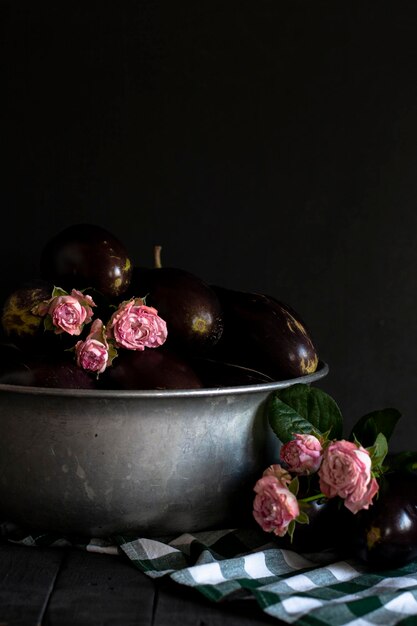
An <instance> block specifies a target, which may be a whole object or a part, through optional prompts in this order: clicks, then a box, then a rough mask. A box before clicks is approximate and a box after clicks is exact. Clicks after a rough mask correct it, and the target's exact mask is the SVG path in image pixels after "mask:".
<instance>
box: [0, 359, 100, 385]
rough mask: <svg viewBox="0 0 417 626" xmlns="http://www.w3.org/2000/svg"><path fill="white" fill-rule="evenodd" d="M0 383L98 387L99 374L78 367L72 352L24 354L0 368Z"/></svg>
mask: <svg viewBox="0 0 417 626" xmlns="http://www.w3.org/2000/svg"><path fill="white" fill-rule="evenodd" d="M0 383H1V384H8V385H19V386H24V387H47V388H55V389H57V388H58V389H97V384H96V379H95V377H94V376H93V375H91V374H90V373H89V372H86V371H85V370H83V369H81V368H80V367H78V366H77V364H76V363H75V361H74V358H73V356H72V355H71V356H70V354H69V353H64V354H62V355H52V354H51V355H48V356H45V355H42V356H41V355H24V356H23V355H21V358H20V360H18V361H17V362H16V361H15V362H13V363H10V364H9V367H5V366H4V367H3V368H2V369H1V370H0Z"/></svg>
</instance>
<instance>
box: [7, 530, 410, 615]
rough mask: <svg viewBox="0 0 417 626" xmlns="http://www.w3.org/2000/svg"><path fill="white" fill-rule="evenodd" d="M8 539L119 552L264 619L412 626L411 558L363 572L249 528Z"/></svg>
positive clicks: (12, 535) (154, 573)
mask: <svg viewBox="0 0 417 626" xmlns="http://www.w3.org/2000/svg"><path fill="white" fill-rule="evenodd" d="M0 531H1V533H2V534H3V536H5V537H6V538H7V539H8V540H9V541H12V542H16V543H21V544H25V545H42V546H76V547H80V548H84V549H87V550H90V551H95V552H105V553H107V554H116V555H117V554H118V555H120V554H122V555H125V556H127V557H128V558H129V559H130V561H131V563H132V564H133V565H134V566H136V567H137V568H138V569H139V570H141V571H142V572H144V573H145V574H146V575H147V576H150V577H151V578H158V577H161V576H169V577H170V578H172V579H173V580H174V581H176V582H177V583H179V584H182V585H187V586H188V587H193V588H195V589H197V590H198V591H200V592H201V593H202V594H203V595H204V596H206V597H207V598H209V599H210V600H212V601H214V602H221V601H226V600H233V599H235V598H238V599H242V598H248V599H249V598H252V599H253V600H255V601H256V602H257V603H258V604H259V606H260V608H261V609H262V610H263V611H264V612H265V613H267V614H268V615H270V616H273V617H276V618H279V619H280V620H282V621H284V622H286V623H288V624H296V625H300V626H372V625H378V626H394V625H401V626H408V625H410V626H415V625H416V624H417V561H414V562H411V563H409V564H407V565H405V566H403V567H401V568H397V569H392V570H385V571H377V572H372V571H369V570H368V569H367V568H366V567H365V566H364V565H360V564H358V563H357V562H355V561H352V560H342V561H340V560H339V561H338V560H335V559H334V558H333V559H332V558H331V555H329V554H321V555H314V556H313V555H308V556H306V555H300V554H297V553H295V552H293V551H291V550H283V549H279V548H278V547H277V545H276V544H274V542H273V541H270V537H269V535H265V534H264V533H263V532H262V531H259V532H258V531H257V530H256V529H227V530H218V531H207V532H197V533H194V534H189V533H185V534H182V535H181V536H178V537H175V538H171V539H166V538H165V539H149V538H140V537H124V536H117V537H112V538H110V539H109V540H101V539H87V540H86V539H83V538H82V537H81V538H79V537H70V538H67V537H58V536H55V535H51V534H37V535H34V534H29V533H25V532H24V531H22V530H20V529H18V528H16V527H14V526H13V525H10V524H3V525H0Z"/></svg>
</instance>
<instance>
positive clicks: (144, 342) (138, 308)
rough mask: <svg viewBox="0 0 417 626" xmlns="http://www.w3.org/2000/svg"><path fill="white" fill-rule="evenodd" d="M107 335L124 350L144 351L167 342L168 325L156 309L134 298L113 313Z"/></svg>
mask: <svg viewBox="0 0 417 626" xmlns="http://www.w3.org/2000/svg"><path fill="white" fill-rule="evenodd" d="M107 333H108V336H109V337H112V338H113V339H114V341H115V342H116V345H118V346H121V347H122V348H127V349H128V350H144V349H145V348H157V347H158V346H161V345H162V344H163V343H164V342H165V340H166V338H167V325H166V322H165V321H164V320H163V319H162V318H161V317H159V315H158V311H157V310H156V309H154V308H153V307H149V306H146V305H145V304H143V300H141V299H140V298H137V299H135V298H133V299H132V300H129V301H126V302H122V304H121V305H120V306H119V308H118V309H117V311H116V312H115V313H113V315H112V317H111V319H110V322H109V325H108V331H107Z"/></svg>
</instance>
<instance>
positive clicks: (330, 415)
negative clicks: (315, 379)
mask: <svg viewBox="0 0 417 626" xmlns="http://www.w3.org/2000/svg"><path fill="white" fill-rule="evenodd" d="M267 414H268V420H269V423H270V426H271V428H272V430H273V431H274V433H275V434H276V436H277V437H278V439H279V440H280V441H281V442H282V443H287V442H288V441H290V440H291V439H292V437H293V434H294V433H304V434H309V433H312V432H314V431H316V432H318V433H325V432H326V431H328V432H329V436H330V437H331V438H335V439H339V438H340V437H341V436H342V431H343V418H342V414H341V412H340V409H339V407H338V406H337V404H336V402H335V401H334V400H333V398H332V397H331V396H329V395H328V394H327V393H325V392H324V391H322V390H321V389H318V388H317V387H310V386H309V385H306V384H304V383H296V384H295V385H291V387H287V388H285V389H282V390H281V391H276V392H275V393H273V394H271V396H270V398H269V402H268V405H267Z"/></svg>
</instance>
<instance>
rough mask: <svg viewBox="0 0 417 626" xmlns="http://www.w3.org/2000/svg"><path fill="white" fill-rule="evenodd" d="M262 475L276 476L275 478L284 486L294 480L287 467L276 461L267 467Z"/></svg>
mask: <svg viewBox="0 0 417 626" xmlns="http://www.w3.org/2000/svg"><path fill="white" fill-rule="evenodd" d="M262 475H263V476H275V478H276V479H277V480H279V482H280V483H282V484H283V485H284V487H286V486H287V485H289V484H290V482H291V481H292V477H291V475H290V474H289V473H288V472H287V470H286V469H284V468H283V467H282V465H279V463H275V464H274V465H270V466H269V467H267V468H266V470H265V471H264V473H263V474H262Z"/></svg>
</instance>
